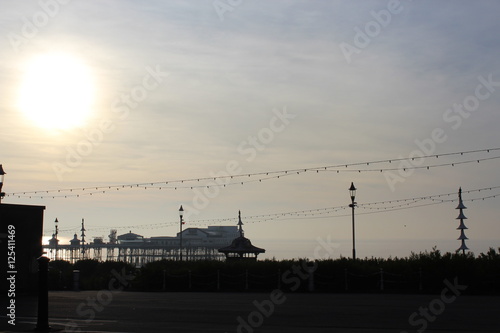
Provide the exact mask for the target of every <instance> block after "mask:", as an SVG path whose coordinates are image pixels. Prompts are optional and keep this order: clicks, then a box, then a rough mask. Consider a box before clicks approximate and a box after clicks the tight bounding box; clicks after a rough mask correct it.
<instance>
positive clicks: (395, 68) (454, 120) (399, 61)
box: [0, 0, 500, 259]
mask: <svg viewBox="0 0 500 333" xmlns="http://www.w3.org/2000/svg"><path fill="white" fill-rule="evenodd" d="M0 8H1V10H0V22H1V23H0V36H1V38H0V48H1V50H2V52H1V53H0V91H1V93H2V94H1V97H2V98H0V117H1V121H0V137H1V142H2V145H1V148H0V164H2V165H3V168H4V170H5V172H6V173H7V174H6V175H5V179H4V186H3V191H4V192H5V193H6V197H5V198H4V200H3V202H4V203H15V204H29V205H43V206H45V207H46V209H45V226H44V235H45V236H50V235H51V234H52V232H53V230H54V222H53V221H54V220H55V219H56V218H57V219H58V221H59V229H60V233H59V236H60V238H61V239H62V242H63V243H64V241H65V240H68V239H70V238H72V236H73V234H74V233H78V234H80V231H79V229H80V227H81V225H80V224H81V220H82V219H85V226H86V229H87V239H88V238H92V237H105V238H106V237H107V235H108V234H109V230H110V229H118V234H121V233H125V232H128V231H132V232H135V233H138V234H141V235H144V236H145V237H151V236H174V235H175V234H176V233H177V232H178V231H179V222H178V221H179V215H178V209H179V207H180V205H183V207H184V210H185V220H186V224H185V225H184V228H186V227H206V226H207V225H236V223H237V217H238V211H239V210H241V214H242V220H243V223H244V230H245V235H246V237H248V238H250V239H251V240H252V242H253V244H254V245H256V246H258V247H262V248H265V249H266V253H265V254H264V255H262V258H276V259H283V258H311V259H322V258H338V257H340V256H344V257H350V256H351V253H352V220H351V213H352V212H351V209H350V208H349V207H348V205H349V204H350V203H351V199H350V197H349V192H348V188H349V186H350V184H351V182H354V184H355V186H356V187H357V193H356V198H355V200H356V202H357V204H358V206H357V208H356V209H355V214H356V215H355V230H356V245H355V246H356V252H357V256H358V257H372V256H374V257H385V258H387V257H390V256H392V257H396V256H397V257H404V256H408V255H410V254H411V252H412V251H413V252H417V253H418V252H421V251H425V250H428V251H429V250H431V249H432V248H433V247H434V246H436V247H437V248H438V249H439V250H441V251H443V252H446V251H450V252H454V251H455V250H456V249H457V248H458V247H459V246H460V242H459V241H458V240H457V238H458V237H459V231H458V230H456V228H457V227H458V224H459V222H458V221H457V220H456V217H457V216H458V210H456V209H455V208H456V207H457V205H458V201H457V200H458V189H459V187H462V189H463V191H464V193H463V199H464V203H465V205H466V206H467V210H465V211H464V213H465V215H466V216H467V217H468V219H467V220H466V221H465V224H466V226H467V227H468V228H469V229H468V230H466V235H467V237H468V238H469V240H468V241H467V246H468V247H469V248H470V250H471V251H472V252H474V253H475V254H476V255H478V254H479V253H481V252H486V251H488V249H489V248H490V247H493V248H498V247H500V240H499V235H500V223H499V214H498V213H499V208H498V207H499V205H498V201H499V197H497V195H500V188H495V187H498V186H500V177H499V175H498V159H496V157H498V156H500V150H497V149H496V148H499V147H500V144H499V142H500V140H499V139H500V132H499V131H498V130H497V128H498V125H499V124H500V113H499V111H498V110H499V106H500V58H499V57H498V54H499V53H500V43H499V38H500V37H499V36H500V34H499V31H500V22H499V21H498V14H497V13H498V12H499V10H500V3H498V1H493V0H492V1H487V0H478V1H473V2H472V1H451V0H449V1H445V0H443V1H439V2H436V1H431V0H419V1H409V0H401V1H394V0H390V1H382V0H380V1H379V0H377V1H363V2H361V1H359V2H353V1H285V0H283V1H272V2H270V1H260V0H259V1H244V0H241V1H237V0H234V1H229V0H215V1H213V0H208V1H202V0H199V1H189V2H186V1H141V2H137V1H125V0H123V1H117V0H106V1H95V0H93V1H76V0H73V1H67V0H65V1H62V0H40V1H23V2H20V1H5V0H2V1H0ZM486 149H490V151H489V152H488V151H486ZM471 151H476V152H471ZM455 153H457V154H455ZM461 153H463V154H461ZM434 155H440V156H439V157H436V156H434ZM478 160H479V162H478ZM377 161H378V163H376V162H377ZM389 161H391V162H389ZM452 164H453V165H452ZM340 165H345V166H343V167H338V166H340ZM438 165H441V166H439V167H438ZM427 166H428V167H429V168H427ZM324 167H327V168H326V170H325V168H324ZM415 167H418V168H416V169H415ZM375 169H380V170H378V171H376V170H375ZM285 170H294V171H290V172H287V173H285V172H281V173H279V172H278V171H285ZM306 170H307V172H303V171H306ZM297 171H298V173H297ZM277 172H278V173H277ZM241 175H244V176H241ZM249 175H250V176H249ZM226 176H227V177H230V176H233V178H224V177H226ZM278 176H280V177H279V178H278ZM221 177H222V178H221ZM197 179H200V180H197ZM167 182H168V184H167ZM136 184H141V185H139V186H136ZM123 185H132V186H123ZM224 185H226V186H224ZM96 188H97V189H96ZM490 188H491V189H490ZM478 189H484V190H482V191H475V190H478ZM41 191H49V192H45V193H42V192H41ZM27 192H35V193H28V194H27ZM91 192H92V195H90V193H91ZM439 194H451V195H446V196H442V197H437V195H439ZM422 197H431V198H430V199H429V198H427V199H422ZM414 198H415V199H414ZM418 198H419V199H418ZM404 199H411V200H407V201H398V200H404ZM473 199H474V200H473ZM452 200H453V201H452ZM288 213H289V214H288ZM325 244H327V245H325ZM318 247H319V248H320V251H318V250H317V249H318Z"/></svg>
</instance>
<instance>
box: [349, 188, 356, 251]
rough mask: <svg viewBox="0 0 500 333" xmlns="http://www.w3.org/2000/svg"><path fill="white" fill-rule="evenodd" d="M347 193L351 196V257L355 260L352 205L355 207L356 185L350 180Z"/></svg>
mask: <svg viewBox="0 0 500 333" xmlns="http://www.w3.org/2000/svg"><path fill="white" fill-rule="evenodd" d="M349 194H350V196H351V204H350V205H349V207H351V208H352V259H353V260H356V233H355V231H354V207H356V202H355V201H354V199H355V198H356V187H355V186H354V183H352V182H351V187H349Z"/></svg>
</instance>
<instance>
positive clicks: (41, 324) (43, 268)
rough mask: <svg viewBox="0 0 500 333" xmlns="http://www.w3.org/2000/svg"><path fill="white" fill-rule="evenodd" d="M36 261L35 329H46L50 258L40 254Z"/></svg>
mask: <svg viewBox="0 0 500 333" xmlns="http://www.w3.org/2000/svg"><path fill="white" fill-rule="evenodd" d="M37 261H38V320H37V323H36V328H35V330H36V331H47V330H49V329H50V326H49V286H48V273H49V261H50V259H49V258H47V257H44V256H41V257H40V258H38V259H37Z"/></svg>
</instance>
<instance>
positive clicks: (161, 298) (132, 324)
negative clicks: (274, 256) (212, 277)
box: [0, 291, 500, 333]
mask: <svg viewBox="0 0 500 333" xmlns="http://www.w3.org/2000/svg"><path fill="white" fill-rule="evenodd" d="M443 297H446V298H442V296H439V295H438V296H432V295H381V294H368V295H367V294H300V293H288V294H282V293H280V292H275V293H272V294H271V293H134V292H114V293H112V292H110V291H100V292H98V291H85V292H51V293H50V294H49V299H50V325H51V326H52V327H53V328H54V329H58V330H60V331H66V332H94V333H95V332H137V333H138V332H155V333H157V332H174V333H176V332H180V333H181V332H196V333H200V332H208V333H209V332H237V333H253V332H269V333H277V332H280V333H283V332H286V333H298V332H300V333H303V332H307V333H320V332H321V333H323V332H329V333H331V332H338V333H343V332H346V333H368V332H377V333H382V332H384V333H395V332H398V333H400V332H408V333H409V332H416V331H417V330H418V329H425V332H428V333H432V332H440V333H442V332H465V333H483V332H500V322H499V319H500V297H498V296H495V297H493V296H492V297H487V296H459V297H453V295H452V294H450V295H445V296H443ZM17 303H18V307H17V309H16V311H17V313H16V315H17V318H16V319H17V325H16V326H15V328H14V329H13V327H12V326H10V327H7V329H8V330H7V332H19V331H24V332H29V331H32V330H33V328H34V327H35V325H36V299H35V298H26V297H25V298H23V297H20V298H19V299H18V300H17ZM429 307H430V309H428V310H425V308H429ZM0 319H1V320H2V326H0V329H5V326H6V325H5V324H6V322H7V318H6V317H5V315H4V314H0Z"/></svg>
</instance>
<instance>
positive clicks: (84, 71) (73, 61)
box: [18, 54, 94, 130]
mask: <svg viewBox="0 0 500 333" xmlns="http://www.w3.org/2000/svg"><path fill="white" fill-rule="evenodd" d="M93 103H94V84H93V82H92V75H91V71H90V69H89V68H88V67H87V66H86V65H85V64H84V63H83V62H82V61H80V60H79V59H78V58H76V57H72V56H70V55H67V54H45V55H40V56H38V57H36V58H35V59H33V60H32V61H31V62H30V63H29V64H28V66H27V67H26V71H25V74H24V78H23V81H22V84H21V88H20V91H19V101H18V105H19V109H20V110H21V111H22V112H23V113H24V114H25V115H26V116H27V118H28V119H29V120H30V121H32V122H33V123H34V124H35V125H37V126H39V127H43V128H46V129H60V130H67V129H71V128H74V127H79V126H83V125H84V124H85V121H86V119H87V118H88V117H89V115H90V113H91V110H92V106H93Z"/></svg>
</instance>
